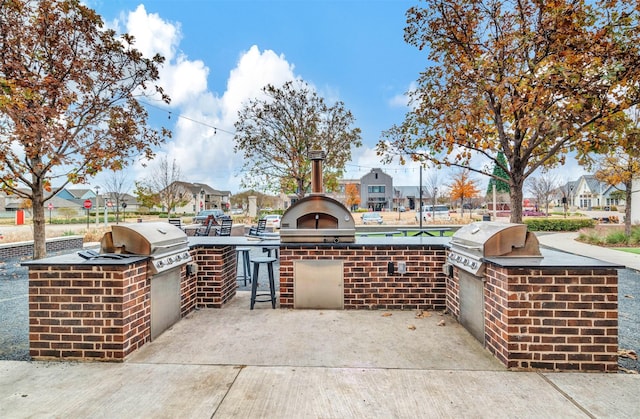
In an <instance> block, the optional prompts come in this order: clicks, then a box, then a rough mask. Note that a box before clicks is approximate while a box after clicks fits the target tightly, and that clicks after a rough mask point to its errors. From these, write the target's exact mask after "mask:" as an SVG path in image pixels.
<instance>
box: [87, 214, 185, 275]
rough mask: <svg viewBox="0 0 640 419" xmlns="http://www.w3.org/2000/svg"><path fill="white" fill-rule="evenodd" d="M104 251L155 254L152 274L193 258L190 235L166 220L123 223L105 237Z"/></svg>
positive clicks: (152, 256) (102, 245)
mask: <svg viewBox="0 0 640 419" xmlns="http://www.w3.org/2000/svg"><path fill="white" fill-rule="evenodd" d="M100 244H101V246H100V251H101V253H120V254H135V255H143V256H151V263H150V266H151V273H152V274H157V273H160V272H164V271H167V270H169V269H173V268H176V267H179V266H181V265H184V264H186V263H188V262H190V261H191V255H190V254H189V246H188V241H187V235H186V234H185V233H184V232H183V231H182V230H181V229H180V228H178V227H176V226H174V225H172V224H169V223H163V222H153V223H132V224H120V225H114V226H112V227H111V232H110V233H107V234H105V235H104V236H103V237H102V241H101V243H100Z"/></svg>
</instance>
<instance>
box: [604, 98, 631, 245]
mask: <svg viewBox="0 0 640 419" xmlns="http://www.w3.org/2000/svg"><path fill="white" fill-rule="evenodd" d="M628 116H629V117H628V118H626V119H625V121H624V122H623V128H622V129H621V130H619V131H618V136H617V144H616V146H615V147H612V148H611V149H609V150H608V151H607V153H606V154H603V155H602V157H601V158H600V159H599V160H598V162H597V167H598V168H597V170H596V172H595V177H596V179H598V180H599V181H601V182H605V183H606V184H608V185H611V186H613V187H614V188H615V189H617V190H619V191H624V195H625V196H624V200H625V208H624V220H625V221H624V232H625V234H626V235H627V237H629V236H630V235H631V194H632V193H633V189H632V180H633V178H635V177H638V175H640V160H639V158H640V149H639V148H638V147H639V145H640V110H639V109H638V108H637V107H635V108H633V109H631V110H630V112H629V115H628ZM620 185H623V186H624V189H622V188H620Z"/></svg>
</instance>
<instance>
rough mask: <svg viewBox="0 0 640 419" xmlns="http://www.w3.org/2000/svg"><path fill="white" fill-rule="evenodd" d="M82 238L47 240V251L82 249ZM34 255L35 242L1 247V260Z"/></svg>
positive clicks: (68, 237)
mask: <svg viewBox="0 0 640 419" xmlns="http://www.w3.org/2000/svg"><path fill="white" fill-rule="evenodd" d="M83 239H84V238H83V237H82V236H67V237H57V238H53V239H47V242H46V249H47V253H49V252H60V251H63V250H74V249H82V244H83ZM32 255H33V241H25V242H19V243H7V244H2V245H0V259H11V258H19V257H23V256H32Z"/></svg>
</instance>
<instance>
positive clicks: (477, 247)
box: [452, 242, 482, 250]
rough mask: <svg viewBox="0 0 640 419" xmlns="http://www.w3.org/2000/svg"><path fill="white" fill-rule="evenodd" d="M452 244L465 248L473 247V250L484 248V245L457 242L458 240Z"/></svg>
mask: <svg viewBox="0 0 640 419" xmlns="http://www.w3.org/2000/svg"><path fill="white" fill-rule="evenodd" d="M452 244H455V245H456V246H459V247H462V248H465V249H473V250H482V246H477V245H476V246H471V245H468V244H462V243H457V242H452Z"/></svg>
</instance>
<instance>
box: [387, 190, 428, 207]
mask: <svg viewBox="0 0 640 419" xmlns="http://www.w3.org/2000/svg"><path fill="white" fill-rule="evenodd" d="M433 198H434V197H433V196H432V195H431V194H430V193H429V191H428V190H427V188H426V187H425V186H423V187H422V204H423V205H426V204H430V203H432V202H433ZM419 202H420V186H394V187H393V209H394V210H397V209H398V208H399V207H404V208H405V209H406V210H415V209H417V208H419V207H420V205H419Z"/></svg>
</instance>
